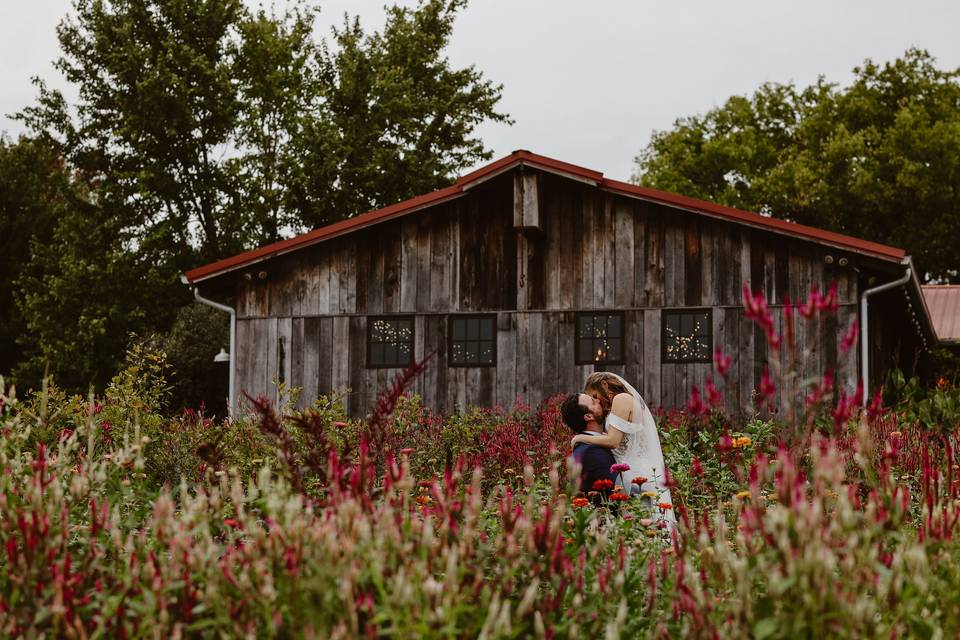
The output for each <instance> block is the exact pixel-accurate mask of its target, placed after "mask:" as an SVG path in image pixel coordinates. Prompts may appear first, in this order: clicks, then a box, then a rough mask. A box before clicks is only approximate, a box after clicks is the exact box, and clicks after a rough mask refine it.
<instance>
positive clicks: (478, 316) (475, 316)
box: [447, 313, 499, 369]
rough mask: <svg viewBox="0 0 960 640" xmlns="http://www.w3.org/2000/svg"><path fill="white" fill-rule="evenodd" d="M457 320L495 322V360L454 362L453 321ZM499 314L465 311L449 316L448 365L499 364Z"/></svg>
mask: <svg viewBox="0 0 960 640" xmlns="http://www.w3.org/2000/svg"><path fill="white" fill-rule="evenodd" d="M456 320H464V321H466V320H490V321H492V324H493V338H492V342H493V362H454V361H453V343H454V339H453V323H454V321H456ZM462 342H477V343H481V342H487V341H486V340H463V341H462ZM498 356H499V354H498V353H497V315H496V314H490V313H464V314H459V313H458V314H451V315H449V316H447V366H448V367H455V368H458V369H471V368H488V367H496V366H497V358H498Z"/></svg>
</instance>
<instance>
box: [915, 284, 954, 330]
mask: <svg viewBox="0 0 960 640" xmlns="http://www.w3.org/2000/svg"><path fill="white" fill-rule="evenodd" d="M922 289H923V299H924V300H926V302H927V308H928V309H929V310H930V320H931V321H932V322H933V327H934V329H936V331H937V337H938V338H939V339H940V340H943V341H947V342H960V285H926V286H924V287H922Z"/></svg>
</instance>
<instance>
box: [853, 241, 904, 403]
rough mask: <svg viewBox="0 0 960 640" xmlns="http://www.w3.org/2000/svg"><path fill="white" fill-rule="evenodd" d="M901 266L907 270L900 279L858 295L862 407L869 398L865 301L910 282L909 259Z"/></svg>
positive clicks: (868, 328) (868, 354) (867, 327)
mask: <svg viewBox="0 0 960 640" xmlns="http://www.w3.org/2000/svg"><path fill="white" fill-rule="evenodd" d="M903 264H905V265H907V269H906V272H905V273H904V274H903V276H902V277H900V278H897V279H896V280H894V281H893V282H886V283H884V284H881V285H877V286H876V287H873V288H872V289H867V290H866V291H864V292H863V293H861V294H860V324H861V325H862V330H861V332H860V366H861V371H860V380H862V381H863V406H864V407H866V406H867V402H868V400H869V397H870V391H869V384H870V377H869V376H870V316H869V315H868V314H867V310H868V306H869V305H868V301H867V299H868V298H869V297H870V296H872V295H873V294H875V293H882V292H884V291H888V290H889V289H894V288H896V287H899V286H900V285H903V284H906V283H907V282H908V281H909V280H910V263H909V258H904V259H903Z"/></svg>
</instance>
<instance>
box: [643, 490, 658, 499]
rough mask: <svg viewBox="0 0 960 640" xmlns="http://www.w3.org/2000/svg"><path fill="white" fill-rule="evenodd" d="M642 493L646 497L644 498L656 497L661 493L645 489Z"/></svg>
mask: <svg viewBox="0 0 960 640" xmlns="http://www.w3.org/2000/svg"><path fill="white" fill-rule="evenodd" d="M640 495H641V496H642V497H644V498H656V497H658V496H659V495H660V494H658V493H657V492H656V491H644V492H643V493H641V494H640Z"/></svg>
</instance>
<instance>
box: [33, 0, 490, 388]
mask: <svg viewBox="0 0 960 640" xmlns="http://www.w3.org/2000/svg"><path fill="white" fill-rule="evenodd" d="M463 6H465V0H421V1H420V3H419V4H418V5H417V7H416V8H413V9H399V8H392V9H388V20H387V25H386V27H385V29H384V30H383V33H376V32H375V33H372V34H367V33H365V32H364V31H363V29H362V28H361V27H360V24H359V22H358V21H357V20H356V19H353V20H350V19H349V18H347V19H345V23H344V27H343V28H342V29H339V30H335V31H334V33H333V38H332V42H330V43H328V42H326V41H324V40H322V39H320V40H318V39H316V38H315V36H314V17H315V12H314V11H313V10H310V9H308V8H304V5H303V4H302V3H300V2H297V0H294V2H293V3H291V4H290V5H288V8H287V9H286V10H285V11H284V12H283V13H282V14H280V15H275V14H273V13H268V12H266V11H264V10H259V11H257V12H250V11H249V10H248V9H247V8H246V5H245V4H244V3H243V1H242V0H192V1H189V2H188V1H185V0H74V3H73V13H72V15H71V16H70V17H68V18H67V19H66V20H64V21H63V22H62V23H61V25H60V27H59V28H58V38H59V41H60V47H61V52H62V55H61V57H60V58H59V59H58V60H57V62H56V67H57V68H58V69H59V70H60V71H61V72H62V73H63V74H64V75H65V76H66V78H67V80H68V81H69V82H70V83H72V84H74V85H75V86H76V87H77V88H78V95H79V97H78V100H77V102H76V103H75V104H70V103H68V102H67V100H66V99H65V98H64V96H63V95H62V94H61V93H60V92H58V91H54V90H50V89H49V88H47V87H46V86H45V85H44V84H43V82H42V81H40V80H37V84H38V86H39V92H40V95H39V99H38V101H37V103H36V104H35V105H33V106H31V107H28V108H26V109H24V110H23V112H21V114H20V118H21V119H22V120H24V121H25V122H26V123H27V125H28V126H29V127H30V128H31V129H32V130H33V132H35V134H36V135H37V136H38V137H39V138H41V139H43V140H44V141H45V143H48V144H50V145H51V147H52V148H56V149H59V150H60V152H61V153H62V156H63V159H64V161H65V163H66V166H67V170H68V171H69V172H70V173H71V174H72V175H74V176H76V177H77V180H78V183H79V184H82V185H83V187H84V189H85V191H84V197H80V198H76V199H75V202H74V204H75V205H76V206H73V207H71V208H69V209H68V210H65V211H64V212H63V213H62V214H58V220H59V222H58V223H57V225H55V228H54V232H53V237H52V238H51V239H50V241H49V242H46V243H44V242H37V243H34V244H33V245H32V246H33V250H32V253H31V259H30V264H29V268H28V269H27V273H26V275H25V276H24V277H22V278H21V283H22V290H21V292H20V298H19V299H20V305H19V308H20V309H21V310H22V313H23V316H24V322H25V325H26V328H27V331H26V334H27V335H25V337H24V348H25V349H26V350H27V352H28V354H27V357H28V362H27V363H26V364H24V365H23V367H21V368H20V369H19V370H20V371H21V372H22V373H23V375H30V376H33V377H36V376H37V375H38V372H42V368H43V367H44V366H47V365H49V367H50V371H51V373H54V374H57V375H59V376H61V381H62V382H63V383H64V384H66V385H67V386H70V385H76V386H78V387H79V388H81V389H82V388H84V387H85V385H86V384H87V383H88V382H91V381H94V382H102V381H104V380H106V379H107V378H108V374H109V370H110V367H111V366H112V364H111V363H116V362H119V361H120V359H121V358H122V357H123V354H124V352H125V347H126V344H125V341H126V339H127V336H128V335H129V334H130V333H131V332H137V333H158V334H162V333H166V332H167V331H169V330H170V327H171V324H172V323H173V319H174V317H175V316H176V311H177V309H178V308H180V307H182V306H183V305H185V304H188V303H189V298H188V296H187V291H186V289H185V288H184V287H183V286H182V285H181V284H180V283H179V281H178V278H177V275H178V274H179V273H180V272H182V271H185V270H187V269H189V268H192V267H194V266H197V265H198V264H202V263H204V262H208V261H212V260H216V259H219V258H223V257H225V256H228V255H232V254H234V253H237V252H239V251H242V250H245V249H250V248H252V247H254V246H257V245H260V244H263V243H266V242H273V241H275V240H278V239H280V238H281V237H282V236H283V235H285V234H289V233H292V232H296V231H301V230H303V229H304V228H310V227H315V226H318V225H321V224H325V223H328V222H331V221H334V220H337V219H340V218H344V217H349V216H351V215H354V214H357V213H360V212H363V211H365V210H367V209H370V208H374V207H377V206H381V205H386V204H390V203H392V202H395V201H397V200H401V199H403V198H406V197H409V196H412V195H414V194H416V193H419V192H421V191H425V190H430V189H435V188H438V187H440V186H442V185H445V184H447V183H449V182H450V181H451V180H452V178H453V174H454V173H455V172H457V171H459V170H462V169H463V168H465V167H468V166H470V165H471V164H473V163H475V162H476V161H477V160H480V159H484V158H488V157H489V155H490V154H489V152H488V151H487V150H486V149H485V148H484V146H483V144H482V142H481V141H480V140H479V139H477V138H476V136H475V129H476V126H477V125H478V124H480V123H481V122H483V121H485V120H495V121H506V120H507V117H506V116H505V115H503V114H501V113H498V112H497V111H496V110H495V106H496V104H497V103H498V102H499V100H500V93H501V87H500V86H497V85H494V84H492V83H491V82H489V81H487V80H485V79H484V78H483V76H482V74H481V73H480V72H478V71H476V70H475V69H474V68H473V67H467V68H464V69H457V68H454V67H452V65H451V64H450V63H449V61H448V60H447V59H446V58H445V57H444V54H443V52H444V50H445V48H446V47H447V45H448V44H449V40H450V35H451V32H452V27H453V21H454V18H455V16H456V13H457V11H459V10H460V9H461V8H462V7H463ZM51 226H52V227H53V226H54V225H51ZM64 376H65V377H66V378H67V380H63V377H64ZM185 384H186V383H185ZM200 384H201V382H200V381H198V385H200Z"/></svg>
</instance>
